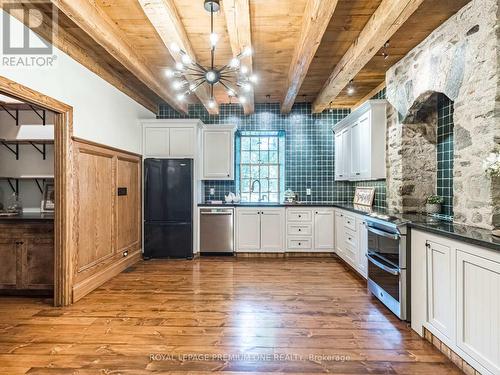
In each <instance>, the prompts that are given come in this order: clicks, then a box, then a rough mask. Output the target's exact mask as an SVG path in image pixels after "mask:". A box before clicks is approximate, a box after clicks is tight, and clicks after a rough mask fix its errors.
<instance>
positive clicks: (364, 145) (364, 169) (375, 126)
mask: <svg viewBox="0 0 500 375" xmlns="http://www.w3.org/2000/svg"><path fill="white" fill-rule="evenodd" d="M386 103H387V101H386V100H369V101H368V102H366V103H365V104H364V105H362V106H361V107H359V108H358V109H357V110H355V111H354V112H352V113H351V114H350V115H349V116H347V117H346V118H344V119H343V120H342V121H340V122H338V123H337V124H336V125H335V126H334V127H333V131H334V133H335V179H336V180H338V181H342V180H349V181H359V180H376V179H381V178H385V176H386V166H385V143H386V140H385V132H386V123H387V120H386V113H385V107H386Z"/></svg>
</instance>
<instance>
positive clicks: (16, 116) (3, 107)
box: [0, 105, 19, 126]
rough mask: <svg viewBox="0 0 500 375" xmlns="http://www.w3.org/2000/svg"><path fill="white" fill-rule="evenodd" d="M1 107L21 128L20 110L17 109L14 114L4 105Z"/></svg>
mask: <svg viewBox="0 0 500 375" xmlns="http://www.w3.org/2000/svg"><path fill="white" fill-rule="evenodd" d="M0 107H2V109H3V110H4V111H5V112H7V113H8V115H9V116H10V117H12V118H13V119H14V121H15V122H16V126H19V110H18V109H15V110H14V113H12V112H11V111H9V110H8V109H7V108H5V106H4V105H0Z"/></svg>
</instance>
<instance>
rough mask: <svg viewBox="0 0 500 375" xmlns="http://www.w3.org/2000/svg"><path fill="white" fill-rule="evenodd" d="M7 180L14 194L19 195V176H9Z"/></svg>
mask: <svg viewBox="0 0 500 375" xmlns="http://www.w3.org/2000/svg"><path fill="white" fill-rule="evenodd" d="M7 182H8V183H9V186H10V188H11V189H12V191H13V192H14V194H16V195H19V180H18V179H17V178H7Z"/></svg>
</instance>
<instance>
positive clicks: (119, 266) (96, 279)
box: [73, 250, 142, 302]
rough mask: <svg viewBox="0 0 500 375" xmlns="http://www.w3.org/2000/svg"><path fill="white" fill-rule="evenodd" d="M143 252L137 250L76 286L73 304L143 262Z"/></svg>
mask: <svg viewBox="0 0 500 375" xmlns="http://www.w3.org/2000/svg"><path fill="white" fill-rule="evenodd" d="M141 255H142V251H141V250H137V251H135V252H134V253H132V254H129V256H128V257H126V258H121V259H120V260H119V261H118V262H115V263H113V264H112V265H111V266H110V267H107V268H105V269H102V270H100V271H99V272H97V273H95V274H93V275H92V276H91V277H89V278H87V279H85V280H83V281H81V282H80V283H78V284H75V286H74V287H73V302H77V301H78V300H80V299H82V298H83V297H85V296H86V295H87V294H89V293H90V292H92V291H93V290H95V289H96V288H98V287H100V286H101V285H102V284H104V283H105V282H106V281H108V280H110V279H111V278H113V277H115V276H116V275H118V274H119V273H120V272H122V271H124V270H126V269H127V268H128V267H130V266H132V265H134V264H135V263H137V262H138V261H140V260H141Z"/></svg>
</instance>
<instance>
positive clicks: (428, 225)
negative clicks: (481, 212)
mask: <svg viewBox="0 0 500 375" xmlns="http://www.w3.org/2000/svg"><path fill="white" fill-rule="evenodd" d="M198 206H199V207H335V208H340V209H343V210H347V211H351V212H353V213H356V214H360V215H368V214H376V215H391V216H396V217H397V218H399V219H401V220H402V221H404V222H407V225H408V227H409V228H410V229H411V228H414V229H418V230H421V231H424V232H428V233H433V234H437V235H441V236H444V237H448V238H450V239H453V240H458V241H463V242H466V243H469V244H471V245H477V246H482V247H486V248H488V249H491V250H496V251H500V238H498V237H494V236H493V235H492V234H491V231H489V230H486V229H481V228H476V227H472V226H469V225H463V224H458V223H452V222H448V221H444V220H440V219H437V218H434V217H431V216H426V215H421V214H398V213H393V212H389V211H388V210H387V209H385V208H377V207H371V208H369V207H364V206H359V205H355V204H353V203H346V202H301V203H236V204H233V203H222V204H211V203H200V204H198Z"/></svg>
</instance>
